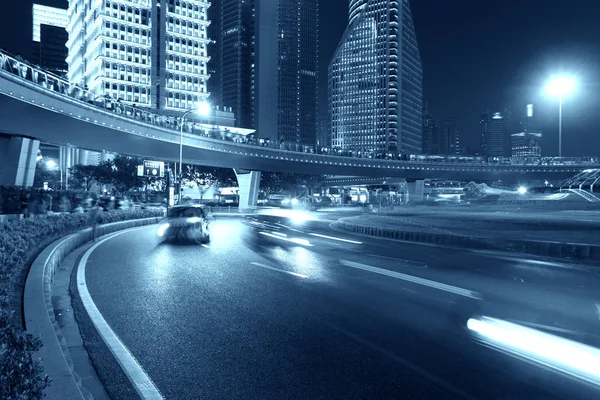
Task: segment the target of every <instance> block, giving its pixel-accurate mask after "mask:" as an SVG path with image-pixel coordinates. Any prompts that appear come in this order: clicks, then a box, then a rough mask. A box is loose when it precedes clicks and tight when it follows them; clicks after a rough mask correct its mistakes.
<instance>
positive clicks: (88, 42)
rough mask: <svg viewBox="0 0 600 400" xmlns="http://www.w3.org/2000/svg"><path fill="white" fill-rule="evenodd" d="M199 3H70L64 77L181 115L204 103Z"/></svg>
mask: <svg viewBox="0 0 600 400" xmlns="http://www.w3.org/2000/svg"><path fill="white" fill-rule="evenodd" d="M208 7H210V3H209V2H207V1H205V0H186V1H180V0H155V1H150V0H136V1H129V2H124V1H119V0H105V1H93V2H90V1H87V0H70V1H69V9H68V17H69V23H68V25H67V31H68V32H69V40H68V42H67V48H68V49H69V56H68V58H67V62H68V64H69V73H68V75H67V77H68V79H69V80H70V81H71V82H72V83H75V84H79V85H80V86H82V87H87V88H88V90H90V91H91V92H92V93H94V95H96V96H104V95H108V96H110V97H113V98H115V99H119V98H120V99H123V100H124V101H126V102H131V103H135V104H137V105H138V106H144V107H151V108H156V109H162V110H172V111H177V110H186V109H191V108H193V107H195V105H196V104H198V103H199V102H201V101H204V100H206V99H208V97H209V93H208V92H207V88H206V82H207V80H208V79H209V77H210V76H209V74H208V70H207V63H208V61H209V56H208V54H207V44H208V42H209V39H208V35H207V27H208V26H209V24H210V21H209V20H208V18H207V8H208Z"/></svg>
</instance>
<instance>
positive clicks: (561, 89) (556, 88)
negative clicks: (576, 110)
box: [546, 76, 577, 157]
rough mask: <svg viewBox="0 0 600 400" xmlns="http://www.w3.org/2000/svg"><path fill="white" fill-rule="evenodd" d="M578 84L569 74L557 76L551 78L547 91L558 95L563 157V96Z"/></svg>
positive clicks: (560, 149)
mask: <svg viewBox="0 0 600 400" xmlns="http://www.w3.org/2000/svg"><path fill="white" fill-rule="evenodd" d="M576 86H577V84H576V82H575V79H573V78H571V77H569V76H561V77H556V78H553V79H552V80H550V82H549V83H548V86H547V87H546V91H547V92H548V94H549V95H551V96H554V97H558V156H559V157H562V103H563V97H564V96H567V95H569V94H571V93H572V92H573V91H574V90H575V87H576Z"/></svg>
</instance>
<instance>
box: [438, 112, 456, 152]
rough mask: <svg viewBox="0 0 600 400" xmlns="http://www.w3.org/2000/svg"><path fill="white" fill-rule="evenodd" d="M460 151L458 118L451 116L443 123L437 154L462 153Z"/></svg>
mask: <svg viewBox="0 0 600 400" xmlns="http://www.w3.org/2000/svg"><path fill="white" fill-rule="evenodd" d="M460 153H461V147H460V129H459V126H458V123H457V122H456V120H455V119H454V118H449V119H447V120H445V121H444V122H443V123H442V126H441V129H440V134H439V137H438V140H437V153H435V154H444V155H460Z"/></svg>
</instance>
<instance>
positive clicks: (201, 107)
mask: <svg viewBox="0 0 600 400" xmlns="http://www.w3.org/2000/svg"><path fill="white" fill-rule="evenodd" d="M191 113H198V115H200V116H203V117H207V116H209V115H210V104H208V102H206V101H203V102H202V103H200V104H198V106H197V108H191V109H189V110H187V111H186V112H184V113H183V115H182V116H181V117H180V118H179V174H178V177H177V199H178V200H177V202H178V203H181V181H182V179H183V124H184V123H185V117H187V116H188V115H190V114H191ZM175 172H177V171H175Z"/></svg>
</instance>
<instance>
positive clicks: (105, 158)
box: [100, 150, 108, 163]
mask: <svg viewBox="0 0 600 400" xmlns="http://www.w3.org/2000/svg"><path fill="white" fill-rule="evenodd" d="M105 161H108V153H107V152H106V151H104V150H102V153H100V162H101V163H103V162H105Z"/></svg>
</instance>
